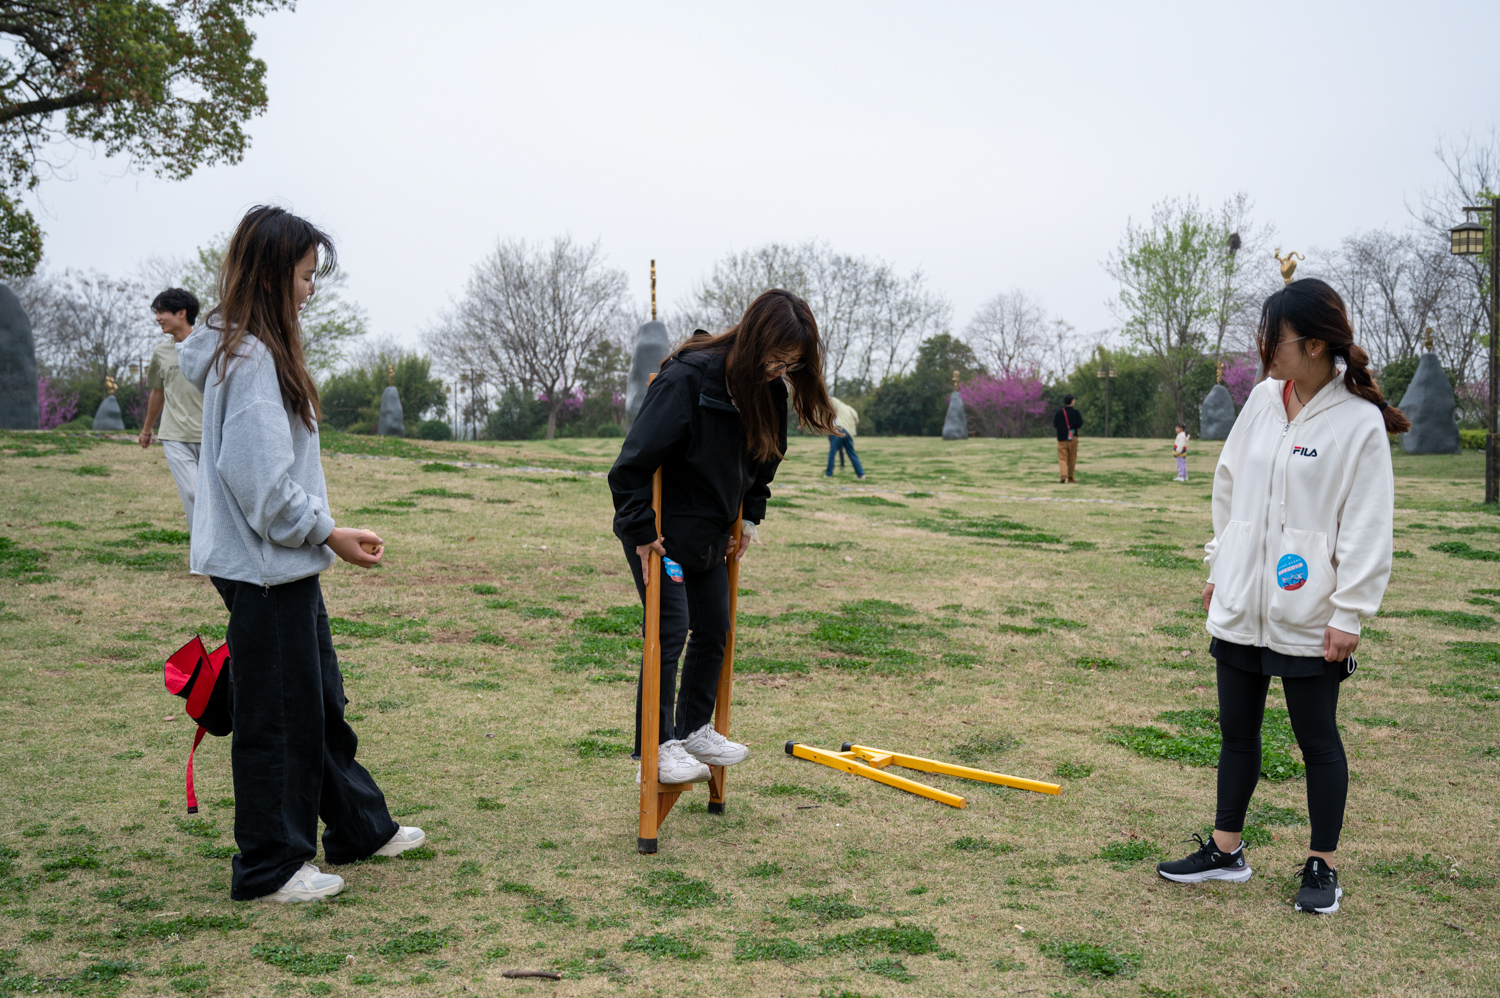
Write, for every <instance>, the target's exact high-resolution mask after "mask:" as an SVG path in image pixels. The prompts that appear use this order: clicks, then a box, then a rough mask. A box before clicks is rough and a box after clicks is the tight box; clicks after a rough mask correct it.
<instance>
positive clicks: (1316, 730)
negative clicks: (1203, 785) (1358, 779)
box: [1214, 662, 1349, 852]
mask: <svg viewBox="0 0 1500 998" xmlns="http://www.w3.org/2000/svg"><path fill="white" fill-rule="evenodd" d="M1339 674H1340V671H1339V670H1338V669H1337V668H1329V669H1327V670H1326V671H1325V672H1324V673H1323V675H1321V676H1312V677H1309V678H1306V679H1291V678H1284V679H1282V681H1281V685H1282V688H1283V689H1284V690H1285V691H1286V709H1287V713H1289V714H1290V715H1291V719H1292V732H1293V733H1294V734H1295V735H1296V736H1297V745H1298V747H1299V748H1301V749H1302V761H1303V763H1304V764H1305V765H1306V766H1307V815H1308V818H1309V820H1310V821H1311V822H1312V844H1311V846H1310V848H1311V849H1312V850H1313V851H1315V852H1333V851H1334V850H1335V849H1337V848H1338V846H1339V832H1340V831H1342V830H1343V827H1344V799H1345V798H1346V797H1347V796H1348V795H1349V763H1348V761H1347V760H1346V759H1345V757H1344V743H1343V742H1342V741H1341V740H1340V739H1339V728H1338V723H1337V720H1336V714H1337V712H1338V705H1339ZM1270 685H1271V677H1270V676H1263V675H1260V674H1258V673H1254V672H1246V671H1244V670H1243V669H1236V668H1235V667H1234V666H1232V665H1225V664H1224V663H1223V662H1220V663H1219V730H1220V731H1221V732H1222V733H1223V735H1224V744H1223V747H1222V748H1220V749H1219V810H1218V815H1217V816H1216V817H1215V818H1214V827H1215V828H1218V829H1220V830H1222V831H1226V832H1242V831H1244V829H1245V809H1246V808H1247V807H1249V806H1250V795H1251V794H1253V793H1254V792H1255V784H1256V782H1257V781H1259V779H1260V765H1261V755H1260V725H1261V720H1262V718H1263V717H1264V715H1265V712H1266V691H1267V689H1269V687H1270Z"/></svg>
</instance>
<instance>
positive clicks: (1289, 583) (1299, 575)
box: [1276, 554, 1307, 592]
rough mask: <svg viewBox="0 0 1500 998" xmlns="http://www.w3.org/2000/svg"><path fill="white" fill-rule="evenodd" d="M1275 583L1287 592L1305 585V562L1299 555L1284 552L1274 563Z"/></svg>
mask: <svg viewBox="0 0 1500 998" xmlns="http://www.w3.org/2000/svg"><path fill="white" fill-rule="evenodd" d="M1276 584H1277V585H1278V586H1280V587H1281V588H1283V589H1285V590H1286V591H1287V592H1293V591H1294V590H1297V589H1301V588H1302V587H1303V586H1305V585H1307V562H1305V561H1303V560H1302V556H1301V555H1297V554H1284V555H1282V556H1281V560H1280V561H1278V562H1277V563H1276Z"/></svg>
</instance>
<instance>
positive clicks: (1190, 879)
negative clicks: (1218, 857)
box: [1156, 866, 1337, 907]
mask: <svg viewBox="0 0 1500 998" xmlns="http://www.w3.org/2000/svg"><path fill="white" fill-rule="evenodd" d="M1253 872H1254V871H1253V870H1251V869H1250V867H1248V866H1245V867H1241V868H1240V869H1238V870H1224V869H1220V870H1204V871H1202V872H1200V873H1167V872H1166V871H1164V870H1157V871H1156V875H1157V876H1159V877H1161V878H1162V879H1163V880H1170V881H1172V882H1173V883H1174V884H1201V883H1204V882H1205V881H1208V880H1227V881H1228V882H1229V883H1231V884H1243V883H1244V882H1245V881H1247V880H1249V879H1250V875H1251V873H1253ZM1334 907H1337V905H1335V906H1334Z"/></svg>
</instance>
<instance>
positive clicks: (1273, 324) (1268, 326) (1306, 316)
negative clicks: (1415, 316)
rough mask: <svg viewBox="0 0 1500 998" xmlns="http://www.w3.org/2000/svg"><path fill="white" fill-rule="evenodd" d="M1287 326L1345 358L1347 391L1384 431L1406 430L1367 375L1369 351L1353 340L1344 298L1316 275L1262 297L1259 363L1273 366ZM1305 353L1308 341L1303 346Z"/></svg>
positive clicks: (1403, 418)
mask: <svg viewBox="0 0 1500 998" xmlns="http://www.w3.org/2000/svg"><path fill="white" fill-rule="evenodd" d="M1284 326H1289V327H1291V328H1292V329H1294V330H1296V333H1297V335H1299V336H1301V337H1303V338H1304V339H1309V340H1322V341H1323V342H1324V343H1326V344H1328V348H1329V350H1330V351H1332V353H1333V356H1335V357H1341V358H1343V360H1344V365H1345V366H1344V387H1345V388H1347V389H1349V391H1350V393H1351V394H1354V395H1358V396H1359V397H1360V398H1362V399H1364V400H1365V401H1366V402H1369V403H1370V404H1371V405H1373V406H1375V407H1376V408H1378V409H1379V410H1380V415H1381V418H1383V419H1384V420H1385V429H1386V432H1387V433H1405V432H1406V431H1407V430H1410V429H1411V420H1409V419H1407V418H1406V416H1405V415H1404V414H1402V412H1401V410H1400V409H1397V408H1396V407H1395V406H1393V405H1391V404H1390V403H1389V402H1387V401H1386V400H1385V396H1383V395H1381V394H1380V386H1379V385H1377V384H1376V383H1375V378H1374V376H1372V375H1371V374H1370V355H1369V354H1367V353H1365V351H1364V348H1363V347H1361V346H1360V345H1359V344H1358V343H1355V342H1354V327H1353V326H1352V325H1351V324H1350V322H1349V312H1348V310H1347V309H1346V308H1345V307H1344V299H1342V298H1340V297H1339V293H1338V292H1337V291H1335V290H1333V288H1332V287H1330V286H1329V285H1328V284H1327V283H1326V282H1324V281H1320V280H1318V279H1317V278H1316V277H1307V278H1303V279H1302V280H1300V281H1293V282H1292V283H1290V284H1288V285H1287V286H1286V287H1284V288H1282V289H1281V290H1280V291H1277V292H1276V293H1275V294H1273V295H1271V296H1270V297H1269V298H1267V299H1266V302H1265V304H1264V305H1263V306H1261V311H1260V330H1259V339H1260V357H1261V363H1262V364H1263V365H1264V366H1266V367H1270V366H1271V358H1272V357H1274V356H1275V355H1276V348H1277V346H1278V345H1279V344H1280V342H1281V334H1282V328H1283V327H1284ZM1302 349H1303V350H1304V351H1305V350H1306V349H1307V345H1306V344H1303V347H1302Z"/></svg>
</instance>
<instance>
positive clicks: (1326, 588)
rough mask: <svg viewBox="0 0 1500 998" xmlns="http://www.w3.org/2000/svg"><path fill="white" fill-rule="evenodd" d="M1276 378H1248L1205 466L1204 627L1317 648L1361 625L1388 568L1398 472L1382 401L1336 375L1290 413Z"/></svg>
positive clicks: (1294, 647) (1376, 603)
mask: <svg viewBox="0 0 1500 998" xmlns="http://www.w3.org/2000/svg"><path fill="white" fill-rule="evenodd" d="M1283 384H1284V382H1281V381H1272V380H1270V379H1267V380H1265V381H1263V382H1261V384H1259V385H1257V386H1256V388H1255V390H1254V391H1252V392H1251V393H1250V398H1249V399H1247V400H1246V402H1245V407H1244V409H1243V410H1242V411H1241V412H1240V416H1239V418H1238V419H1236V420H1235V422H1234V428H1233V429H1232V430H1230V431H1229V439H1228V440H1226V441H1225V442H1224V450H1223V452H1222V453H1221V454H1220V455H1219V465H1218V467H1217V468H1216V469H1215V470H1214V492H1213V518H1214V537H1213V540H1211V541H1209V542H1208V543H1207V544H1205V545H1204V546H1203V550H1205V551H1207V552H1208V556H1207V557H1206V558H1205V559H1204V561H1206V562H1207V563H1208V567H1209V571H1208V581H1209V582H1211V583H1213V586H1214V594H1213V601H1212V602H1211V603H1210V604H1209V611H1208V633H1210V634H1212V635H1214V636H1215V637H1218V638H1222V639H1223V640H1225V641H1231V642H1234V643H1235V644H1241V645H1258V646H1261V647H1266V648H1271V649H1273V650H1274V651H1278V652H1281V653H1282V654H1284V655H1296V656H1302V657H1317V658H1322V657H1323V632H1324V630H1325V629H1326V628H1328V627H1330V626H1332V627H1336V628H1338V629H1339V630H1341V631H1347V632H1349V633H1350V634H1358V633H1359V629H1360V623H1359V622H1360V618H1361V617H1372V616H1374V615H1375V611H1377V610H1379V609H1380V600H1381V598H1382V597H1383V596H1384V595H1385V586H1386V582H1387V581H1388V580H1389V579H1390V576H1391V545H1392V534H1391V529H1392V525H1393V524H1392V519H1393V517H1394V514H1395V478H1394V475H1393V474H1392V471H1391V445H1390V440H1389V438H1387V436H1386V432H1385V420H1384V418H1383V417H1382V416H1381V413H1380V409H1379V408H1378V407H1376V406H1374V405H1371V404H1370V403H1369V402H1368V401H1366V400H1365V399H1363V398H1360V397H1359V396H1358V395H1355V394H1354V393H1352V392H1350V391H1349V389H1347V388H1345V387H1344V381H1343V378H1342V377H1336V378H1335V379H1334V380H1333V381H1331V382H1330V383H1329V384H1327V385H1325V386H1324V387H1323V389H1322V390H1321V391H1319V392H1318V394H1316V395H1314V396H1313V397H1312V399H1311V400H1310V401H1309V402H1308V403H1307V405H1305V406H1303V408H1302V411H1301V412H1299V413H1297V418H1296V419H1294V420H1291V421H1290V422H1288V420H1287V416H1286V406H1285V405H1284V404H1283V403H1282V395H1281V393H1282V385H1283Z"/></svg>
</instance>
